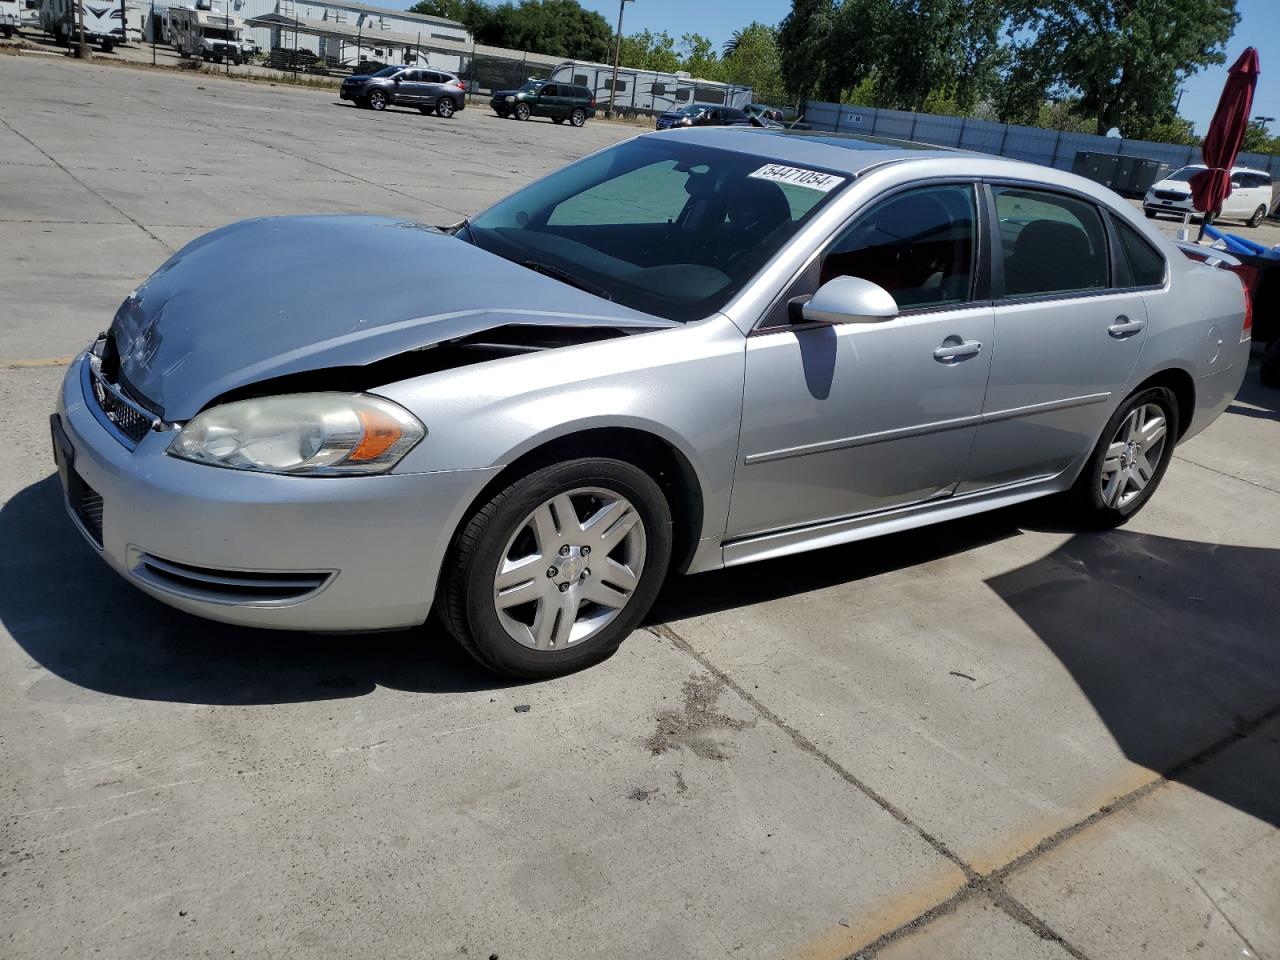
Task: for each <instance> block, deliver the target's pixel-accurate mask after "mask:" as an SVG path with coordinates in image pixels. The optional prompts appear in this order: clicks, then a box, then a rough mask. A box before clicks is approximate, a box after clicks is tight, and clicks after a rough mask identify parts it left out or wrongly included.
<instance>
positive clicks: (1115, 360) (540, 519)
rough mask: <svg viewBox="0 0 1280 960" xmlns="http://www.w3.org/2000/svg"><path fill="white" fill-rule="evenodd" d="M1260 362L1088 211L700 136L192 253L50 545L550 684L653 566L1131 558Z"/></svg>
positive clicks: (170, 266)
mask: <svg viewBox="0 0 1280 960" xmlns="http://www.w3.org/2000/svg"><path fill="white" fill-rule="evenodd" d="M1249 337H1250V313H1249V304H1248V300H1247V295H1246V294H1245V292H1244V290H1243V288H1242V285H1241V283H1240V281H1239V279H1238V278H1237V277H1236V276H1235V275H1234V274H1233V273H1232V272H1231V271H1230V270H1229V269H1223V266H1222V264H1221V263H1217V264H1214V263H1204V262H1197V261H1196V260H1193V259H1191V258H1189V257H1187V256H1184V255H1183V253H1182V252H1181V251H1180V250H1179V248H1178V247H1177V246H1175V245H1174V244H1173V243H1172V242H1170V241H1168V240H1166V239H1165V238H1164V237H1162V236H1161V234H1159V233H1158V232H1156V231H1155V230H1152V229H1150V228H1149V227H1147V226H1146V224H1145V223H1144V222H1143V220H1142V218H1141V216H1140V215H1138V216H1135V211H1134V210H1133V209H1131V208H1130V207H1129V206H1128V205H1127V204H1125V203H1123V202H1122V201H1120V200H1119V199H1118V198H1117V197H1116V196H1115V195H1114V194H1112V193H1110V192H1109V191H1107V190H1105V189H1103V188H1101V187H1099V186H1097V185H1095V184H1093V183H1091V182H1089V181H1087V180H1084V179H1081V178H1079V177H1076V176H1072V175H1070V174H1067V173H1063V172H1060V171H1057V170H1052V169H1047V168H1044V167H1039V166H1032V165H1029V164H1024V163H1018V162H1015V161H1011V160H1004V159H999V158H995V157H988V156H981V155H976V154H968V153H961V152H955V151H946V150H939V149H932V148H927V147H922V146H919V145H913V144H903V143H886V142H873V141H870V140H866V139H858V138H851V137H839V136H833V135H826V134H808V133H805V134H801V133H792V132H784V131H776V130H771V129H770V130H760V129H755V130H753V129H745V128H744V129H708V130H700V129H694V130H685V131H681V132H679V133H677V134H668V133H657V134H649V135H646V136H641V137H637V138H635V139H632V140H629V141H626V142H624V143H621V144H619V145H617V146H614V147H612V148H610V149H607V150H604V151H602V152H600V153H596V154H593V155H591V156H589V157H587V158H585V159H583V160H581V161H578V162H576V163H574V164H571V165H569V166H567V167H565V168H563V169H561V170H559V171H557V172H555V173H553V174H551V175H550V176H547V177H545V178H544V179H542V180H539V181H537V182H535V183H533V184H531V185H530V186H528V187H526V188H525V189H523V190H521V191H519V192H517V193H515V194H513V195H512V196H510V197H508V198H507V199H505V200H503V201H501V202H499V203H498V204H497V205H495V206H494V207H492V208H490V209H489V210H486V211H485V212H484V213H481V214H480V215H478V216H476V217H475V218H473V219H471V220H469V221H467V222H464V223H461V224H456V225H454V226H452V227H449V228H435V227H427V226H423V225H420V224H415V223H405V222H398V221H395V220H390V219H383V218H375V217H346V216H342V217H338V216H332V217H327V216H326V217H297V218H279V219H262V220H251V221H247V222H244V223H238V224H234V225H232V226H228V227H225V228H223V229H220V230H216V231H214V232H213V233H210V234H208V235H206V236H204V237H201V238H200V239H198V240H195V241H194V242H192V243H191V244H189V245H188V246H187V247H185V248H184V249H183V250H181V251H180V252H178V253H177V254H175V255H174V256H173V257H172V258H171V259H170V260H169V261H168V262H167V263H165V264H164V265H162V266H161V267H160V268H159V269H158V270H157V271H156V272H155V274H154V275H153V276H152V277H151V278H150V279H149V280H148V281H147V282H146V283H145V284H144V285H143V286H141V287H140V288H139V289H138V290H136V291H134V292H133V293H131V294H130V295H129V296H128V298H127V299H126V300H125V301H124V303H123V304H122V305H121V307H120V309H119V311H118V312H117V313H116V316H115V318H114V320H113V322H112V323H111V326H110V329H109V331H108V332H107V333H106V334H105V335H104V336H103V337H101V338H100V339H99V340H98V341H97V342H96V343H95V344H94V345H93V346H92V347H91V348H90V349H89V350H87V351H86V352H84V353H83V354H82V355H80V356H79V357H77V358H76V359H75V361H74V362H73V363H72V365H71V367H70V369H69V370H68V372H67V376H66V380H65V382H64V384H63V387H62V391H61V395H60V399H59V402H58V408H57V412H56V413H55V415H54V416H53V418H52V429H53V436H54V448H55V455H56V459H57V464H58V469H59V473H60V475H61V477H62V480H63V483H64V486H65V490H66V494H67V506H68V510H69V513H70V515H71V517H72V519H73V521H74V522H75V523H76V524H77V525H78V526H79V528H80V529H81V531H82V532H83V533H84V535H85V536H86V538H87V539H88V540H89V542H90V543H91V544H92V545H93V547H94V549H96V550H98V551H99V552H100V553H101V554H102V557H103V559H104V560H105V561H106V562H107V563H109V564H110V565H111V566H112V567H113V568H115V569H116V570H117V571H118V572H119V573H120V574H121V575H123V576H124V577H125V578H126V579H127V580H128V581H129V582H131V583H133V584H135V585H136V586H137V587H139V588H140V589H142V590H144V591H145V592H147V593H149V594H151V595H152V596H153V597H156V598H158V599H160V600H162V601H164V602H165V603H169V604H172V605H173V606H175V607H179V608H181V609H183V610H187V611H190V612H192V613H195V614H199V615H201V616H205V617H211V618H214V619H217V620H223V621H227V622H231V623H238V624H248V625H253V626H263V627H278V628H287V629H296V630H324V631H360V630H373V629H386V628H399V627H409V626H414V625H418V624H421V623H423V622H424V621H425V620H426V619H427V618H428V616H429V615H430V614H431V613H432V612H433V611H434V612H435V614H436V615H437V616H438V618H439V619H440V620H441V621H442V622H443V623H444V625H445V626H446V627H447V628H448V629H449V631H450V632H451V633H452V634H453V635H454V636H456V637H457V639H458V640H459V641H461V642H462V643H463V644H464V645H465V646H466V648H467V649H468V650H469V651H471V652H472V653H473V654H474V655H475V656H476V657H477V658H478V659H479V660H481V661H482V662H483V663H485V664H486V665H488V666H489V667H491V668H493V669H495V670H498V671H501V672H503V673H507V674H512V675H520V676H546V675H551V674H555V673H559V672H563V671H567V670H572V669H576V668H579V667H582V666H585V665H587V664H590V663H593V662H596V661H598V660H600V659H601V658H603V657H606V656H608V655H609V654H610V653H611V652H612V651H613V650H614V649H615V648H616V647H617V646H618V644H619V643H620V642H621V641H622V640H623V639H624V638H625V637H626V636H627V634H628V633H629V632H630V631H632V630H633V629H634V628H635V627H636V626H637V624H638V623H640V621H641V619H642V618H643V617H644V616H645V613H646V611H647V610H648V608H649V606H650V604H651V603H652V602H653V600H654V597H655V595H656V594H657V592H658V589H659V587H660V586H661V584H662V582H663V579H664V578H665V577H666V576H667V574H668V571H669V570H670V569H675V570H678V571H679V572H681V573H698V572H701V571H705V570H713V569H717V568H720V567H724V566H731V565H736V564H741V563H748V562H750V561H752V560H760V559H763V558H767V557H778V556H782V555H785V554H794V553H798V552H800V551H805V550H809V549H812V548H815V547H824V546H829V545H832V544H839V543H848V542H850V541H855V540H861V539H863V538H867V537H873V536H877V535H879V534H883V533H889V532H892V531H898V530H903V529H906V528H909V527H917V526H921V525H924V524H930V523H937V522H940V521H944V520H948V519H951V518H954V517H960V516H964V515H967V514H973V513H977V512H979V511H984V510H992V509H996V508H999V507H1003V506H1007V505H1009V504H1014V503H1018V502H1020V501H1026V500H1030V499H1032V498H1036V497H1046V496H1049V495H1060V497H1059V499H1061V500H1063V501H1065V502H1066V503H1067V504H1068V505H1070V506H1071V508H1072V509H1073V510H1074V511H1075V515H1076V516H1077V517H1078V518H1079V520H1080V522H1081V523H1084V524H1088V525H1092V526H1106V525H1113V524H1119V523H1123V522H1124V521H1125V520H1127V519H1128V518H1129V517H1131V516H1132V515H1133V514H1134V513H1135V512H1136V511H1138V510H1139V509H1141V507H1142V506H1143V504H1145V503H1146V502H1147V500H1148V499H1149V498H1150V497H1151V495H1152V493H1153V492H1154V490H1155V489H1156V487H1157V485H1158V484H1159V483H1160V480H1161V477H1162V476H1163V475H1164V472H1165V470H1166V468H1167V467H1168V465H1169V461H1170V458H1171V456H1172V453H1173V448H1174V444H1176V443H1178V442H1179V441H1182V440H1185V439H1187V438H1188V437H1191V436H1193V435H1195V434H1196V433H1197V432H1198V431H1200V430H1203V429H1204V428H1205V426H1207V425H1208V424H1209V423H1211V422H1212V421H1213V420H1214V418H1215V417H1217V416H1218V414H1219V413H1220V412H1221V411H1222V410H1223V408H1224V407H1225V406H1226V405H1227V403H1228V402H1229V401H1230V400H1231V398H1232V397H1233V396H1234V395H1235V393H1236V390H1237V388H1238V387H1239V385H1240V382H1241V378H1242V377H1243V375H1244V370H1245V364H1246V358H1247V353H1248V348H1249ZM798 562H804V561H798Z"/></svg>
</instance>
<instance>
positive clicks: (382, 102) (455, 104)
mask: <svg viewBox="0 0 1280 960" xmlns="http://www.w3.org/2000/svg"><path fill="white" fill-rule="evenodd" d="M338 96H339V97H341V98H342V99H343V100H350V101H351V102H352V103H354V104H355V105H356V106H358V107H368V108H370V109H371V110H385V109H386V108H387V107H389V106H391V105H392V104H393V103H394V104H403V105H404V106H408V107H417V108H418V109H419V110H421V111H422V112H423V113H435V114H436V116H439V117H452V116H453V115H454V114H455V113H457V112H458V111H459V110H462V109H464V108H465V107H466V105H467V97H466V87H465V85H464V84H463V82H462V81H461V80H459V79H458V78H457V77H455V76H454V75H453V74H451V73H445V72H443V71H441V70H429V69H427V68H426V67H383V68H382V69H381V70H379V71H377V72H376V73H371V74H368V75H358V76H354V77H347V79H345V80H343V81H342V88H341V89H340V90H339V92H338Z"/></svg>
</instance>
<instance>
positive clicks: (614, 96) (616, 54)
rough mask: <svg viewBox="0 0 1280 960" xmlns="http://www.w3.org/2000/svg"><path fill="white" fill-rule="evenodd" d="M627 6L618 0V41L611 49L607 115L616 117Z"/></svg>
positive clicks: (621, 0)
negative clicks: (611, 69) (623, 24)
mask: <svg viewBox="0 0 1280 960" xmlns="http://www.w3.org/2000/svg"><path fill="white" fill-rule="evenodd" d="M626 8H627V0H618V43H617V46H615V47H614V50H613V83H611V84H610V85H609V116H611V117H616V116H617V115H618V110H617V107H616V104H617V102H618V61H619V60H621V59H622V11H623V10H625V9H626Z"/></svg>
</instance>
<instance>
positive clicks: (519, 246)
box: [462, 137, 849, 322]
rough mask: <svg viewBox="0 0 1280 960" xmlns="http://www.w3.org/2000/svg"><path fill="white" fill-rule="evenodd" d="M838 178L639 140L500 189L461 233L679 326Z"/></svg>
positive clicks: (829, 193) (714, 300)
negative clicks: (500, 196)
mask: <svg viewBox="0 0 1280 960" xmlns="http://www.w3.org/2000/svg"><path fill="white" fill-rule="evenodd" d="M848 179H849V178H848V176H847V175H841V174H835V173H829V172H826V171H821V170H811V169H797V168H794V167H786V166H781V165H778V164H775V163H773V162H772V161H771V160H770V159H769V158H768V157H762V156H757V155H752V154H744V153H735V152H732V151H727V150H715V149H710V148H707V147H704V146H698V145H693V144H687V143H681V142H679V141H676V140H666V139H659V138H644V137H642V138H639V139H636V140H631V141H628V142H626V143H622V144H619V145H618V146H616V147H614V148H612V149H610V150H606V151H604V152H602V153H598V154H595V155H594V156H591V157H587V158H586V159H585V160H581V161H579V162H578V163H575V164H573V165H571V166H568V167H565V168H564V169H562V170H559V171H557V172H556V173H553V174H551V175H550V176H549V177H546V178H545V179H543V180H540V181H538V182H537V183H534V184H532V185H530V186H528V187H526V188H525V189H523V190H521V191H519V192H518V193H515V194H512V195H511V196H510V197H507V198H506V199H505V200H502V201H500V202H499V203H497V204H496V205H495V206H493V207H490V208H489V209H488V210H486V211H485V212H484V213H482V214H480V215H479V216H478V217H476V218H475V219H474V220H472V221H471V222H470V223H469V224H468V230H467V231H465V232H464V233H463V234H462V236H463V237H464V238H466V239H469V240H471V242H473V243H475V244H476V245H477V246H479V247H481V248H483V249H485V250H488V251H489V252H490V253H495V254H497V255H498V256H500V257H504V258H505V259H507V260H511V261H513V262H515V263H519V264H522V265H524V266H527V267H530V268H531V269H534V270H538V271H539V272H542V273H547V274H550V275H553V276H558V277H559V278H560V279H562V280H565V282H568V283H573V284H574V285H576V286H581V287H583V288H585V289H588V290H591V291H592V292H597V293H599V294H600V295H602V296H605V297H607V298H609V299H611V300H614V301H616V302H618V303H620V304H623V305H624V306H627V307H631V308H632V309H635V310H640V311H643V312H645V313H650V314H654V315H656V316H659V317H665V318H667V319H670V320H678V321H681V322H688V321H690V320H698V319H701V318H702V317H705V316H707V315H709V314H711V313H714V312H715V311H717V310H719V309H721V308H722V307H723V306H724V305H725V304H726V303H728V302H729V300H730V299H731V298H732V297H733V296H734V295H735V294H736V293H737V292H738V291H739V290H740V289H742V287H743V285H745V284H746V282H747V281H748V280H750V279H751V277H752V276H754V275H755V273H756V271H758V270H759V269H760V268H761V267H763V266H764V265H765V264H766V263H767V262H768V261H769V259H770V258H771V257H772V256H773V255H774V254H775V253H776V252H777V251H778V250H779V249H780V248H781V247H782V246H783V244H785V243H786V242H787V241H788V240H790V239H791V238H792V237H793V236H794V235H795V233H796V231H797V230H799V229H800V227H801V226H802V225H803V224H804V223H805V222H806V221H807V220H808V219H809V218H810V217H812V216H813V215H814V213H815V211H817V210H818V209H820V208H821V207H822V205H823V204H824V203H825V202H826V201H828V200H829V199H830V198H831V197H833V196H835V194H836V193H838V192H839V191H840V189H842V188H843V187H844V186H845V184H846V183H847V181H848Z"/></svg>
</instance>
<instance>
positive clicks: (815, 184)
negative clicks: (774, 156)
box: [748, 163, 845, 193]
mask: <svg viewBox="0 0 1280 960" xmlns="http://www.w3.org/2000/svg"><path fill="white" fill-rule="evenodd" d="M748 176H752V177H755V178H756V179H757V180H772V181H774V182H775V183H789V184H791V185H792V186H793V187H804V188H805V189H806V190H818V191H821V192H822V193H830V192H831V191H832V190H834V189H835V188H836V187H838V186H840V184H842V183H844V180H845V178H844V177H837V176H835V175H834V174H830V173H820V172H818V171H817V170H806V169H804V168H803V167H785V166H783V165H782V164H780V163H766V164H765V165H764V166H763V167H761V168H760V169H759V170H757V171H755V172H754V173H751V174H748Z"/></svg>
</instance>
